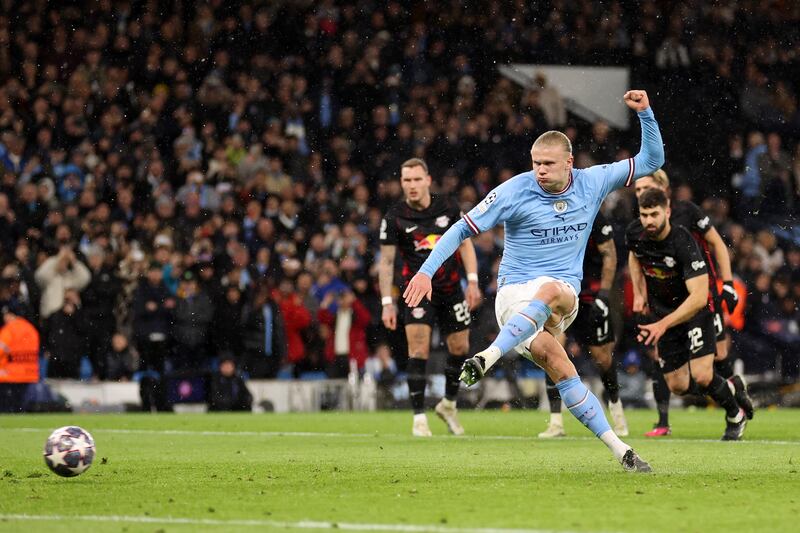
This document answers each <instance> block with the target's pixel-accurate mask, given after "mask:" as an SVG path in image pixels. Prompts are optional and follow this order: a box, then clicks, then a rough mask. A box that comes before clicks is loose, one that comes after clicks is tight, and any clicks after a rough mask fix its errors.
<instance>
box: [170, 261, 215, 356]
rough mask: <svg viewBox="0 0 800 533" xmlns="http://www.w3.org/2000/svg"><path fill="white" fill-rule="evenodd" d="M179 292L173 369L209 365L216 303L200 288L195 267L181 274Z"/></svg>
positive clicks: (173, 330)
mask: <svg viewBox="0 0 800 533" xmlns="http://www.w3.org/2000/svg"><path fill="white" fill-rule="evenodd" d="M177 296H178V297H177V300H176V302H175V309H174V317H175V319H174V320H175V321H174V323H173V325H172V337H173V339H174V344H173V355H172V369H173V370H195V369H204V368H207V367H208V358H209V352H208V349H209V341H210V337H211V335H210V334H211V321H212V319H213V318H214V304H213V302H212V301H211V298H209V297H208V295H207V294H206V293H205V291H204V290H203V289H201V288H200V284H199V283H198V281H197V274H195V273H194V271H192V270H187V271H186V272H184V273H183V275H182V276H181V280H180V284H179V285H178V293H177Z"/></svg>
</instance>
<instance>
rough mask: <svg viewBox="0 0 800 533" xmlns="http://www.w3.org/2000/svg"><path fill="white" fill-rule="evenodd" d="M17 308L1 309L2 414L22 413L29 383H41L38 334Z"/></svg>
mask: <svg viewBox="0 0 800 533" xmlns="http://www.w3.org/2000/svg"><path fill="white" fill-rule="evenodd" d="M18 313H19V310H18V309H17V307H16V305H14V304H13V303H12V304H8V303H6V304H4V305H3V306H2V308H0V314H2V327H0V413H9V412H10V413H13V412H18V411H21V410H22V407H23V406H22V399H23V396H24V393H25V390H26V389H27V387H28V384H29V383H36V382H37V381H39V342H40V341H39V333H38V332H37V331H36V328H35V327H34V326H33V324H31V323H30V322H29V321H27V320H26V319H25V318H24V317H22V316H21V315H20V314H18Z"/></svg>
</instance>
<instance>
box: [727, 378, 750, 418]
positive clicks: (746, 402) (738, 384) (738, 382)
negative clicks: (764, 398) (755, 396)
mask: <svg viewBox="0 0 800 533" xmlns="http://www.w3.org/2000/svg"><path fill="white" fill-rule="evenodd" d="M728 382H729V383H732V384H733V397H734V398H735V399H736V403H737V404H739V407H741V408H742V409H744V414H745V415H746V416H747V419H748V420H752V419H753V414H754V413H755V409H753V400H751V399H750V395H749V394H748V393H747V383H745V382H744V379H742V376H739V375H734V376H733V377H732V378H731V379H729V380H728Z"/></svg>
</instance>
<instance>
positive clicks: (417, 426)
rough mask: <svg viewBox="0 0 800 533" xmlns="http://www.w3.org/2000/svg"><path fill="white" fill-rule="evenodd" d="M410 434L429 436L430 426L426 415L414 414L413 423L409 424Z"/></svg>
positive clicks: (430, 434)
mask: <svg viewBox="0 0 800 533" xmlns="http://www.w3.org/2000/svg"><path fill="white" fill-rule="evenodd" d="M411 434H412V435H414V436H415V437H431V436H433V434H432V433H431V428H429V427H428V417H427V416H425V415H424V414H421V415H414V425H413V426H411Z"/></svg>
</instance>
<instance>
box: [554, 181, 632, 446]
mask: <svg viewBox="0 0 800 533" xmlns="http://www.w3.org/2000/svg"><path fill="white" fill-rule="evenodd" d="M637 185H638V180H637ZM616 273H617V248H616V246H615V245H614V229H613V228H612V226H611V224H610V223H609V222H608V220H606V217H605V215H603V213H602V212H598V213H597V217H596V218H595V219H594V224H593V225H592V232H591V233H590V234H589V244H588V245H587V246H586V255H585V256H584V258H583V281H582V282H581V292H580V294H579V295H578V299H579V300H580V305H579V308H578V320H577V321H576V322H575V325H574V326H572V329H571V330H570V336H572V337H574V338H576V339H577V340H578V342H580V343H581V345H582V346H587V347H588V348H589V355H590V357H591V358H592V360H593V361H594V362H595V364H596V365H597V368H598V370H599V371H600V379H601V381H602V382H603V387H605V389H606V393H607V394H608V411H609V413H610V414H611V419H612V420H613V422H614V433H616V434H617V436H618V437H627V436H628V422H627V421H626V420H625V412H624V410H623V409H622V402H621V401H620V399H619V382H618V381H617V367H616V365H615V364H614V355H613V350H614V330H613V328H612V327H611V313H610V308H609V301H608V294H609V291H610V290H611V287H612V285H613V284H614V276H615V275H616ZM546 381H547V399H548V400H549V403H550V422H549V423H548V425H547V429H546V430H545V431H543V432H541V433H539V438H540V439H552V438H556V437H564V436H566V432H565V431H564V420H563V418H562V416H561V395H560V394H559V393H558V388H556V384H555V383H554V382H553V380H552V379H551V378H550V376H547V379H546Z"/></svg>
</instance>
